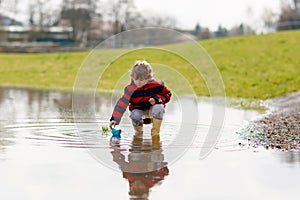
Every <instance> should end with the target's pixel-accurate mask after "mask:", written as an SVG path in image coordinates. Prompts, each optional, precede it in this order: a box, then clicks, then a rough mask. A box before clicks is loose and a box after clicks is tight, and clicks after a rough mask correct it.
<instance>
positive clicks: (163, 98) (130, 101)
mask: <svg viewBox="0 0 300 200" xmlns="http://www.w3.org/2000/svg"><path fill="white" fill-rule="evenodd" d="M171 96H172V94H171V92H170V90H169V89H168V88H167V87H166V86H165V85H164V82H163V81H160V80H154V79H153V80H150V81H149V82H148V83H147V84H146V85H144V86H143V87H137V86H136V85H135V84H134V82H133V81H131V83H130V84H129V85H127V86H126V87H125V89H124V94H123V96H122V97H121V98H120V99H119V100H118V102H117V104H116V105H115V108H114V111H113V113H112V117H111V118H110V121H112V120H114V121H116V123H117V124H119V123H120V121H121V118H122V116H123V114H124V112H125V111H126V109H127V107H128V106H129V110H130V111H132V110H134V109H139V110H149V109H150V107H151V104H150V102H149V99H150V98H154V99H155V101H156V104H163V105H164V106H165V104H166V103H168V102H169V101H170V98H171Z"/></svg>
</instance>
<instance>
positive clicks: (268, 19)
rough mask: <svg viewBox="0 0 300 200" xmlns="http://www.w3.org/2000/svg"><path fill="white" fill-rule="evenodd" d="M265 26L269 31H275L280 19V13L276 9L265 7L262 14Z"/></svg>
mask: <svg viewBox="0 0 300 200" xmlns="http://www.w3.org/2000/svg"><path fill="white" fill-rule="evenodd" d="M262 19H263V23H264V27H265V28H266V29H267V31H268V32H270V31H275V30H276V28H277V23H278V20H279V15H278V13H276V12H275V11H273V10H271V9H269V8H265V9H264V12H263V15H262Z"/></svg>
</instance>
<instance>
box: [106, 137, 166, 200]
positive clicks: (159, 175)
mask: <svg viewBox="0 0 300 200" xmlns="http://www.w3.org/2000/svg"><path fill="white" fill-rule="evenodd" d="M110 144H113V145H111V147H112V151H111V154H112V156H113V161H114V162H116V163H117V164H118V165H119V167H120V169H121V170H122V172H123V178H125V179H126V180H127V181H128V183H129V195H130V199H148V198H149V193H150V189H151V188H152V187H154V186H155V185H157V184H159V183H160V182H161V181H163V180H164V179H165V177H166V176H168V175H169V169H168V166H167V165H168V163H167V162H165V161H164V155H163V153H162V149H161V148H159V149H158V150H155V151H152V150H151V149H147V148H148V147H149V146H148V144H147V143H144V142H141V143H140V147H139V150H136V149H135V150H134V149H131V150H130V153H129V154H128V157H127V159H126V156H125V155H124V154H123V153H124V151H123V150H122V148H121V147H120V143H119V141H117V143H115V142H113V141H112V140H111V142H110Z"/></svg>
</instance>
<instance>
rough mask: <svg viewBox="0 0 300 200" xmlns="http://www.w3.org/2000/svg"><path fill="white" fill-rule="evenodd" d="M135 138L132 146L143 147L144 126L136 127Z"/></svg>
mask: <svg viewBox="0 0 300 200" xmlns="http://www.w3.org/2000/svg"><path fill="white" fill-rule="evenodd" d="M133 128H134V132H135V134H134V137H133V141H132V144H133V145H141V143H142V141H143V126H134V127H133Z"/></svg>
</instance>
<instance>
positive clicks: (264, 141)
mask: <svg viewBox="0 0 300 200" xmlns="http://www.w3.org/2000/svg"><path fill="white" fill-rule="evenodd" d="M265 103H266V105H267V107H268V109H269V110H268V113H267V114H266V115H264V116H262V117H261V118H260V119H258V120H256V121H253V122H251V123H250V124H249V125H248V126H247V127H246V128H244V129H243V130H241V131H240V132H239V134H240V135H241V137H242V138H243V139H245V140H247V141H248V144H249V145H252V146H254V147H256V146H264V147H265V148H266V149H269V148H272V149H280V150H283V151H295V150H296V151H300V91H298V92H295V93H290V94H288V95H286V96H283V97H279V98H275V99H272V100H268V101H266V102H265Z"/></svg>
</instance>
